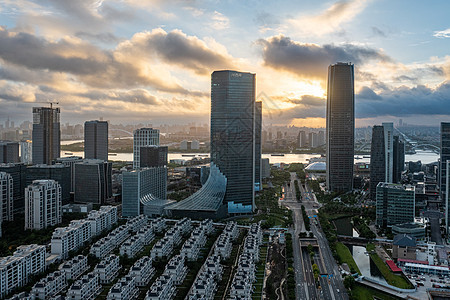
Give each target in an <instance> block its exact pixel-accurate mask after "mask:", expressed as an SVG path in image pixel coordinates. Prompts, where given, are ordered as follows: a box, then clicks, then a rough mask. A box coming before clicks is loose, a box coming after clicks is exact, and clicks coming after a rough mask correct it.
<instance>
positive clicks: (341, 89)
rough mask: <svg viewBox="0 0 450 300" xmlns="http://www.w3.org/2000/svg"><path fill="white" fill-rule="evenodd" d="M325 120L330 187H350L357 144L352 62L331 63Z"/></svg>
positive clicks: (349, 188) (341, 189)
mask: <svg viewBox="0 0 450 300" xmlns="http://www.w3.org/2000/svg"><path fill="white" fill-rule="evenodd" d="M326 122H327V130H326V140H327V154H326V155H327V162H326V163H327V165H326V166H327V187H328V190H329V191H332V192H336V191H340V192H347V191H351V190H352V189H353V156H354V144H355V141H354V140H355V139H354V135H355V91H354V70H353V65H352V64H351V63H336V64H334V65H330V66H329V67H328V92H327V115H326Z"/></svg>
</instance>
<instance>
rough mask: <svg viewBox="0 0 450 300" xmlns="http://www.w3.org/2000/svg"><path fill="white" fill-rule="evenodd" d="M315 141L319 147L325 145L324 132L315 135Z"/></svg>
mask: <svg viewBox="0 0 450 300" xmlns="http://www.w3.org/2000/svg"><path fill="white" fill-rule="evenodd" d="M317 139H318V143H319V146H323V145H325V131H322V130H321V131H319V133H318V134H317Z"/></svg>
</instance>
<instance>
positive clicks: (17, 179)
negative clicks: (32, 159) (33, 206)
mask: <svg viewBox="0 0 450 300" xmlns="http://www.w3.org/2000/svg"><path fill="white" fill-rule="evenodd" d="M0 172H5V173H8V174H9V175H11V177H12V180H13V199H14V204H13V208H14V213H16V212H18V213H23V212H24V210H25V187H26V186H27V185H26V177H27V167H26V166H25V165H24V164H21V163H17V164H12V163H10V164H0Z"/></svg>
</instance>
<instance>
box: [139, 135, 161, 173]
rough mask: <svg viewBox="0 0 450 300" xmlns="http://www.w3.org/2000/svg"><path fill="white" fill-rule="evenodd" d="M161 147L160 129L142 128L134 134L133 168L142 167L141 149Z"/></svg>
mask: <svg viewBox="0 0 450 300" xmlns="http://www.w3.org/2000/svg"><path fill="white" fill-rule="evenodd" d="M143 146H159V129H153V128H140V129H137V130H135V131H134V133H133V168H134V169H139V168H140V167H141V164H140V162H141V161H140V159H141V147H143Z"/></svg>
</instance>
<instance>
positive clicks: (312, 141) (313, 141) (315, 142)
mask: <svg viewBox="0 0 450 300" xmlns="http://www.w3.org/2000/svg"><path fill="white" fill-rule="evenodd" d="M308 141H309V147H310V148H317V147H319V137H318V135H317V133H316V132H310V133H309V135H308Z"/></svg>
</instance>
